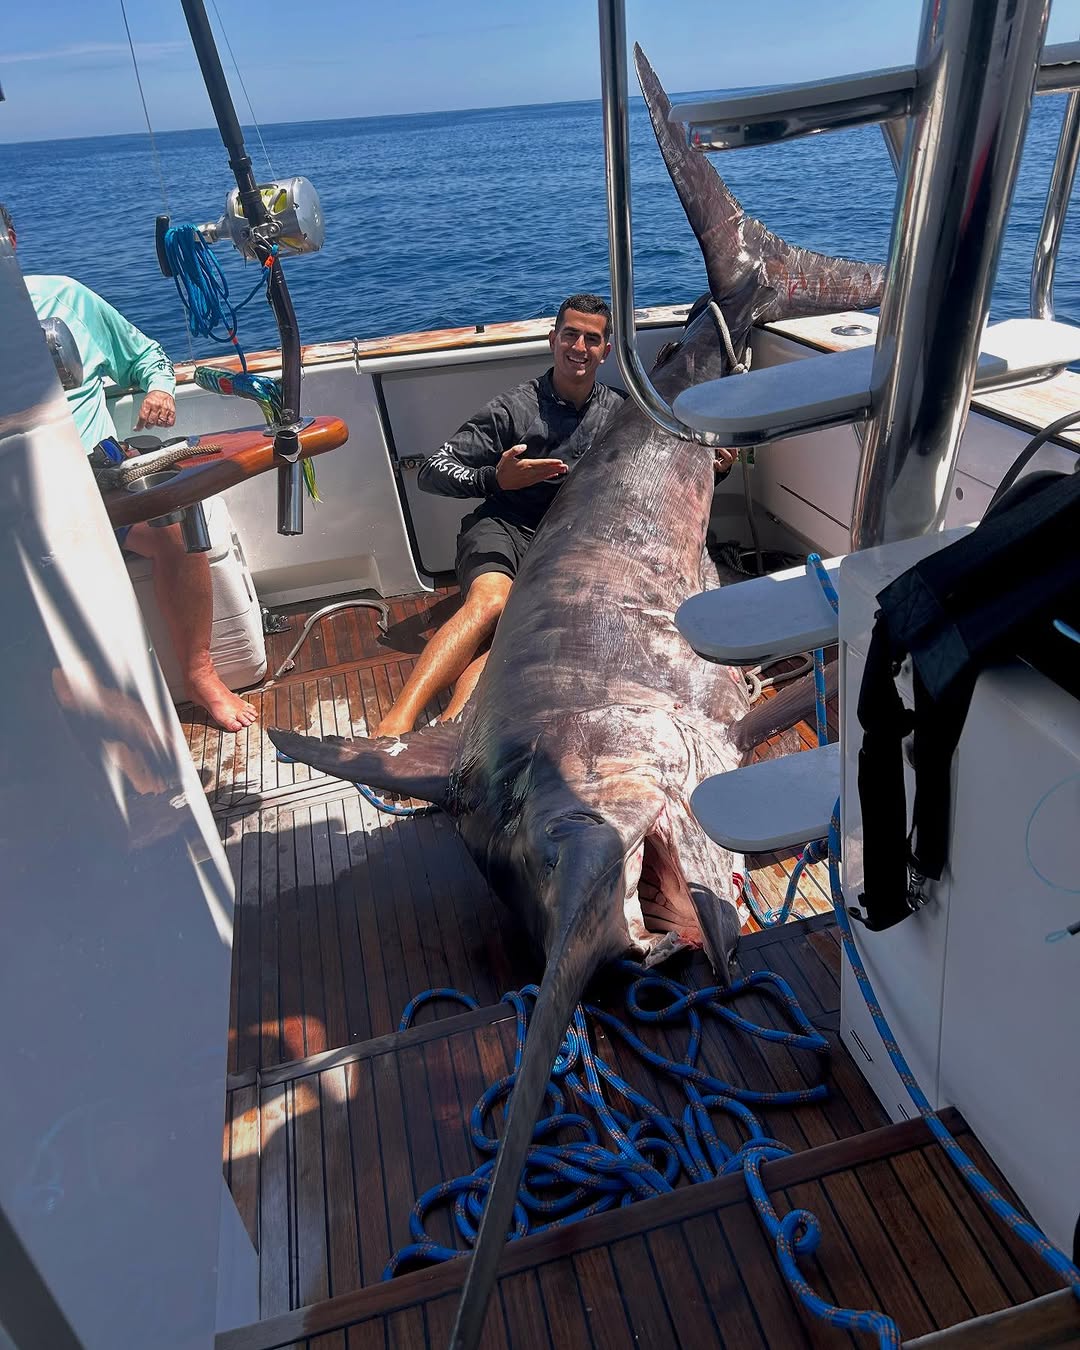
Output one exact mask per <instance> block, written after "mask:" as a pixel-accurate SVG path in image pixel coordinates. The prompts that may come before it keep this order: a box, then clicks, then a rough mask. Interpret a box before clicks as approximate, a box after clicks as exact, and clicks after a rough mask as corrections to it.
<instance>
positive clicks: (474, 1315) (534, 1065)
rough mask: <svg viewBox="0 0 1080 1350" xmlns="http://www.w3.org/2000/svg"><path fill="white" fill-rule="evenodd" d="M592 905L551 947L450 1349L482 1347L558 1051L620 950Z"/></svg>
mask: <svg viewBox="0 0 1080 1350" xmlns="http://www.w3.org/2000/svg"><path fill="white" fill-rule="evenodd" d="M589 911H590V907H589V906H583V907H582V908H581V909H579V910H578V915H577V921H576V922H574V923H573V924H572V925H571V926H569V927H568V928H566V929H564V931H563V934H562V936H561V938H560V939H559V940H557V942H556V944H555V946H554V947H553V949H552V950H551V951H550V952H549V953H548V959H547V969H546V970H545V972H544V978H543V981H542V982H541V985H540V992H539V994H538V996H537V1000H536V1009H535V1011H534V1013H533V1017H532V1020H531V1022H530V1025H529V1031H528V1036H527V1038H526V1041H525V1050H524V1053H523V1054H522V1057H521V1068H520V1070H519V1071H518V1076H517V1082H516V1083H515V1084H514V1090H513V1094H512V1096H511V1098H510V1118H509V1120H508V1121H507V1125H506V1133H505V1134H504V1135H503V1139H502V1143H501V1144H500V1145H499V1155H498V1159H497V1160H496V1163H495V1170H494V1172H493V1174H492V1178H491V1188H490V1190H489V1191H488V1196H487V1202H486V1204H485V1206H484V1215H483V1218H482V1219H481V1221H480V1230H479V1232H478V1233H477V1237H476V1246H475V1248H474V1250H473V1254H472V1257H471V1258H470V1261H469V1273H468V1275H467V1276H466V1278H465V1286H464V1288H463V1290H462V1293H461V1301H460V1303H459V1304H458V1311H457V1317H456V1319H455V1322H454V1330H453V1332H452V1334H451V1337H450V1346H451V1350H476V1347H477V1346H478V1345H479V1343H480V1336H481V1333H482V1331H483V1329H484V1318H485V1317H486V1315H487V1308H488V1303H489V1302H490V1300H491V1294H492V1290H493V1288H494V1286H495V1275H496V1270H497V1268H498V1264H499V1256H500V1254H501V1253H502V1250H503V1247H504V1246H505V1244H506V1237H507V1233H508V1231H509V1229H510V1224H511V1220H512V1218H513V1213H514V1202H515V1200H516V1198H517V1189H518V1182H519V1180H520V1178H521V1172H522V1169H523V1167H524V1165H525V1158H526V1156H527V1154H528V1150H529V1144H530V1142H531V1140H532V1135H533V1130H534V1128H535V1126H536V1122H537V1119H538V1118H539V1115H540V1111H541V1108H542V1106H543V1103H544V1091H545V1088H546V1086H547V1082H548V1078H549V1077H550V1074H551V1069H552V1066H553V1065H554V1063H555V1057H556V1055H557V1054H558V1051H559V1046H560V1044H561V1043H562V1039H563V1037H564V1036H565V1034H566V1029H567V1027H568V1026H569V1025H570V1021H571V1018H572V1017H573V1014H574V1008H575V1007H576V1006H577V1004H578V1003H579V1002H580V1000H581V996H582V994H583V993H584V991H585V986H586V984H588V982H589V980H590V979H591V978H592V976H593V974H594V973H595V971H596V970H597V968H598V966H599V965H600V964H601V962H602V961H603V960H607V959H608V958H609V957H611V956H612V955H613V954H614V953H613V952H611V951H608V950H606V949H604V950H600V949H598V946H597V940H596V936H595V934H594V933H593V932H591V931H590V928H591V927H592V924H591V915H590V912H589Z"/></svg>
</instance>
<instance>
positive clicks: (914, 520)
mask: <svg viewBox="0 0 1080 1350" xmlns="http://www.w3.org/2000/svg"><path fill="white" fill-rule="evenodd" d="M931 5H932V6H933V9H931V8H930V6H931ZM927 6H928V8H927V13H933V12H934V10H936V15H937V17H936V22H933V21H929V22H924V24H923V31H922V34H921V36H920V41H919V53H918V57H917V65H918V68H919V96H918V98H917V100H916V104H915V108H914V110H913V112H912V117H911V127H910V130H909V134H908V137H907V141H906V145H905V153H904V161H903V164H902V166H901V173H900V182H899V189H898V201H897V211H896V216H895V219H894V223H893V238H892V247H891V249H890V255H889V273H888V280H887V282H886V287H885V296H884V299H883V301H882V305H881V318H880V322H879V325H878V337H877V358H876V361H875V367H874V413H873V416H872V417H871V418H870V420H869V423H868V428H867V434H866V440H865V443H864V446H863V452H862V456H861V461H860V465H859V476H858V481H857V484H856V489H855V502H854V509H853V514H852V530H851V538H852V546H853V548H867V547H870V546H872V545H875V544H883V543H889V542H892V541H894V540H897V539H905V538H909V537H911V536H914V535H919V534H926V533H929V532H930V531H932V530H937V529H940V528H941V527H942V525H943V523H944V517H945V506H946V500H947V494H948V492H949V490H950V486H951V480H952V475H953V469H954V466H955V463H956V453H957V450H958V448H959V444H960V436H961V434H962V432H963V429H964V423H965V421H966V419H967V410H968V403H969V401H970V398H971V390H972V386H973V384H974V379H975V366H976V363H977V361H978V356H979V342H980V339H981V337H982V331H983V327H984V324H985V322H986V318H987V314H988V312H989V307H990V290H991V286H992V283H993V279H994V273H995V270H996V266H997V259H998V254H999V251H1000V247H1001V238H1002V233H1003V230H1004V223H1005V215H1006V211H1007V209H1008V205H1009V199H1010V197H1011V194H1012V189H1013V184H1014V182H1015V179H1016V171H1017V167H1018V165H1019V161H1020V148H1021V144H1022V141H1023V135H1024V130H1025V128H1026V125H1027V119H1028V113H1029V111H1030V107H1031V96H1032V93H1033V91H1034V87H1035V79H1036V73H1037V71H1038V68H1039V56H1040V52H1041V50H1042V42H1043V36H1044V34H1045V31H1046V21H1047V16H1048V13H1049V9H1050V4H1049V0H1027V3H1022V4H1017V3H1016V2H1015V0H945V2H944V3H941V4H940V5H938V4H936V3H935V0H927Z"/></svg>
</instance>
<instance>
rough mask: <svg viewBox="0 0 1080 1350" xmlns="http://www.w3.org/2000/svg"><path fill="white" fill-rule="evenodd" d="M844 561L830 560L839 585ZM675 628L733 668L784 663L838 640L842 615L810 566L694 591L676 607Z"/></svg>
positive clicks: (704, 652) (829, 566) (699, 649)
mask: <svg viewBox="0 0 1080 1350" xmlns="http://www.w3.org/2000/svg"><path fill="white" fill-rule="evenodd" d="M843 561H844V560H843V558H842V557H838V558H827V559H826V560H825V570H826V571H827V572H828V574H829V576H830V577H831V578H832V579H833V584H834V585H835V584H836V576H837V573H838V572H839V570H840V564H841V563H842V562H843ZM675 627H676V628H677V629H678V630H679V632H680V633H681V634H682V635H683V637H684V638H685V639H686V640H687V642H689V644H690V646H691V647H693V649H694V651H696V652H699V653H700V654H701V655H702V656H707V657H709V658H710V660H713V661H722V662H724V664H725V665H731V666H753V665H758V664H765V663H767V662H771V661H779V660H780V659H781V658H782V657H785V656H794V655H795V654H796V653H797V652H809V651H813V650H814V648H815V647H828V646H830V645H831V644H832V643H834V642H836V640H837V617H836V614H835V613H834V612H833V608H832V606H831V605H830V604H829V602H828V600H826V598H825V593H824V591H823V590H822V589H821V582H820V581H818V579H817V577H816V576H814V575H811V574H810V573H808V572H807V570H806V568H805V566H802V567H789V568H786V569H785V570H784V571H782V572H772V573H770V574H769V575H768V576H764V577H754V578H753V579H751V580H748V581H739V582H736V583H735V584H734V585H731V586H721V587H719V589H717V590H712V591H702V592H701V593H700V594H698V595H692V596H691V597H690V599H689V600H684V601H683V603H682V604H681V605H680V606H679V608H678V609H677V610H676V611H675Z"/></svg>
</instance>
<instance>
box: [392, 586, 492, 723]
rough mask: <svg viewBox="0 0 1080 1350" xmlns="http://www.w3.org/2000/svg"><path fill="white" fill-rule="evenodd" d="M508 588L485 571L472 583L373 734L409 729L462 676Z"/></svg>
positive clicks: (423, 652)
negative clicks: (425, 709) (458, 607)
mask: <svg viewBox="0 0 1080 1350" xmlns="http://www.w3.org/2000/svg"><path fill="white" fill-rule="evenodd" d="M510 585H511V580H510V578H509V577H508V576H504V575H503V574H502V573H501V572H485V573H483V574H482V575H481V576H478V577H477V578H476V579H475V581H473V583H472V585H471V586H470V587H469V593H468V595H467V596H466V597H465V603H464V604H463V605H462V607H461V608H460V609H459V610H458V612H457V613H456V614H455V615H454V617H453V618H452V619H448V620H447V622H446V623H444V624H443V626H442V627H441V628H440V629H439V631H438V632H437V633H436V634H435V636H434V637H433V638H432V639H431V641H430V642H429V643H428V644H427V646H426V647H425V648H424V650H423V651H422V652H421V653H420V657H419V659H418V660H417V662H416V665H415V666H414V667H413V669H412V673H411V674H410V676H409V678H408V679H407V680H406V681H405V687H404V689H402V691H401V693H400V694H398V696H397V698H396V699H395V700H394V705H393V707H392V708H391V709H390V711H389V712H388V713H387V714H386V716H385V717H384V718H383V720H382V721H381V722H380V723H379V728H378V730H377V731H376V733H375V734H376V735H377V736H404V735H405V733H406V732H408V731H412V729H413V727H414V726H415V725H416V720H417V718H418V717H419V716H420V714H421V713H422V712H423V710H424V707H425V705H426V704H428V703H430V702H431V700H432V699H433V698H434V697H435V695H436V694H440V693H441V692H442V691H443V690H444V689H448V688H449V687H450V686H451V685H452V684H453V683H454V681H455V680H456V679H458V678H459V676H461V675H462V674H463V673H464V671H465V669H466V668H467V667H468V666H469V664H470V663H471V662H472V660H473V657H474V656H475V655H476V649H477V648H478V647H479V646H480V644H481V643H482V642H483V641H484V640H485V638H489V637H490V636H491V634H492V633H493V632H494V631H495V625H496V624H497V623H498V622H499V615H500V614H501V613H502V611H503V606H504V605H505V604H506V597H507V596H508V595H509V594H510Z"/></svg>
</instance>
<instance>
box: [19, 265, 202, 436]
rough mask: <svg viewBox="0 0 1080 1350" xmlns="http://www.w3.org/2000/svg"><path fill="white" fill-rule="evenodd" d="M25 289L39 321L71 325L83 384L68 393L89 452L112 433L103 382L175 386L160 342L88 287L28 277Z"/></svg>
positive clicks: (169, 389) (145, 386)
mask: <svg viewBox="0 0 1080 1350" xmlns="http://www.w3.org/2000/svg"><path fill="white" fill-rule="evenodd" d="M26 288H27V290H28V291H29V292H30V299H31V300H32V301H33V302H34V308H35V310H36V311H37V316H38V318H39V319H52V318H56V319H63V321H64V322H65V323H66V324H67V326H68V327H69V328H70V329H71V332H72V336H73V337H74V339H75V344H76V346H77V347H78V349H79V355H80V356H81V357H82V362H83V382H82V384H80V385H79V386H78V388H77V389H69V390H68V392H67V401H68V406H69V407H70V408H71V415H72V417H73V418H74V419H75V426H76V428H77V430H78V432H79V437H80V439H81V440H82V443H83V445H84V446H85V447H86V451H87V453H88V454H89V452H90V451H91V450H93V448H94V446H95V445H97V443H98V441H100V440H102V439H103V438H104V437H106V436H115V435H116V428H115V427H114V426H113V421H112V418H111V417H110V416H109V408H108V404H107V403H106V402H105V380H106V379H107V378H108V379H111V380H113V381H115V383H116V384H118V385H120V386H121V387H122V388H131V387H134V388H137V389H142V390H145V391H146V392H147V393H149V392H150V391H151V390H153V389H161V390H163V391H164V392H165V393H166V394H172V393H173V392H174V390H175V389H176V379H175V377H174V375H173V368H172V362H171V361H170V360H169V358H168V357H167V356H166V355H165V352H164V350H163V348H162V347H161V345H160V344H159V343H157V342H154V341H153V339H152V338H148V337H147V336H146V334H145V333H140V332H139V330H138V329H137V328H136V327H135V325H134V324H131V323H128V321H127V319H125V318H124V316H123V315H122V314H121V313H120V312H119V310H116V309H114V308H113V307H112V305H110V304H109V303H108V301H107V300H103V299H102V298H101V296H100V295H98V294H96V292H94V291H92V290H91V289H90V288H89V286H84V285H83V284H82V282H80V281H75V280H73V278H71V277H46V276H29V277H27V278H26Z"/></svg>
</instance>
